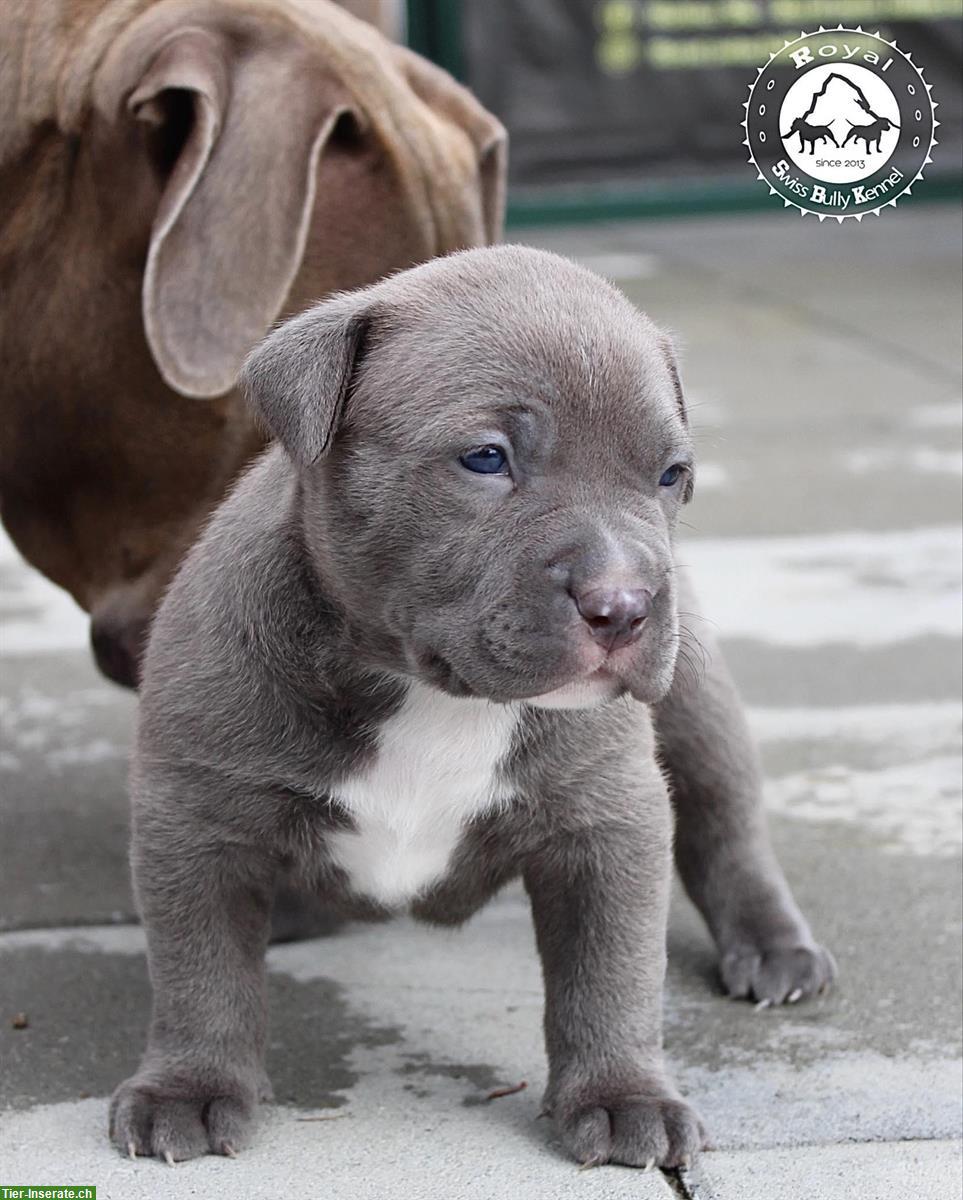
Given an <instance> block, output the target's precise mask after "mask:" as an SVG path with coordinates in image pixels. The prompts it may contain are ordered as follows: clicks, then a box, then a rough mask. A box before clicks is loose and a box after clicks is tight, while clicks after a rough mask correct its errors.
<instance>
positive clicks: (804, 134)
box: [782, 116, 839, 154]
mask: <svg viewBox="0 0 963 1200" xmlns="http://www.w3.org/2000/svg"><path fill="white" fill-rule="evenodd" d="M794 133H798V134H799V149H800V150H801V151H805V149H806V143H807V142H808V143H809V147H810V149H809V153H810V154H815V153H816V143H817V142H824V141H827V140H828V141H830V142H832V144H833V145H834V146H835V147H836V149H837V150H838V149H839V142H837V141H836V139H835V138H834V137H833V131H832V130H831V129H830V128H829V126H828V125H810V124H809V122H808V121H807V120H806V118H805V117H804V116H803V117H797V118H796V119H795V121H793V123H792V125H790V127H789V132H788V133H784V134H783V135H782V140H783V141H784V142H788V141H789V139H790V138H791V137H792V135H793V134H794Z"/></svg>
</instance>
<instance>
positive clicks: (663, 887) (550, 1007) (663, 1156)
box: [525, 770, 705, 1167]
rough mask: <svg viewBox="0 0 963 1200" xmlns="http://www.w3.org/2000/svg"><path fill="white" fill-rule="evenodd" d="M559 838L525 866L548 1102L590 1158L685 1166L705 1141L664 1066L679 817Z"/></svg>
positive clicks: (658, 816)
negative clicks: (540, 983) (541, 997)
mask: <svg viewBox="0 0 963 1200" xmlns="http://www.w3.org/2000/svg"><path fill="white" fill-rule="evenodd" d="M646 786H647V788H648V790H649V792H651V795H652V800H651V802H650V803H648V804H647V805H646V806H645V811H644V812H642V813H641V814H640V815H639V816H638V818H637V819H635V820H633V821H632V823H629V822H628V821H626V822H623V823H619V824H613V825H610V826H608V827H605V828H589V829H583V830H580V831H578V832H573V833H571V834H568V835H565V836H564V837H560V838H556V839H554V840H553V841H552V843H551V844H550V845H548V846H546V847H545V848H544V850H542V851H540V852H539V854H538V855H536V856H535V858H534V860H533V861H532V862H531V863H530V864H529V865H528V867H527V869H526V871H525V883H526V887H527V888H528V891H529V895H530V896H531V901H532V913H533V916H534V920H535V931H536V936H537V939H538V948H539V954H540V955H541V959H542V970H543V973H544V977H545V1042H546V1049H547V1051H548V1061H549V1084H548V1090H547V1092H546V1095H545V1109H546V1111H547V1112H549V1113H550V1114H551V1115H552V1116H553V1118H554V1120H555V1123H556V1127H557V1129H558V1132H559V1134H560V1135H561V1138H562V1141H563V1143H564V1145H565V1147H566V1149H567V1150H568V1151H569V1152H570V1153H571V1154H572V1155H574V1157H575V1158H577V1159H578V1160H579V1161H580V1162H583V1163H586V1164H588V1165H596V1164H598V1163H603V1162H618V1163H625V1164H627V1165H629V1166H636V1167H640V1166H647V1165H650V1164H653V1163H657V1164H659V1165H661V1166H676V1165H679V1164H680V1163H683V1162H685V1161H686V1160H687V1159H688V1158H689V1157H690V1156H691V1155H692V1154H694V1153H695V1152H696V1151H697V1150H699V1149H700V1148H701V1147H702V1146H703V1145H704V1142H705V1135H704V1132H703V1130H702V1126H701V1124H700V1122H699V1119H698V1117H697V1116H696V1114H695V1113H694V1112H693V1111H692V1109H691V1108H689V1106H688V1105H687V1104H686V1103H685V1102H684V1101H683V1100H682V1099H681V1097H680V1096H679V1093H678V1092H677V1091H676V1090H675V1088H674V1087H673V1085H672V1083H671V1081H670V1080H669V1079H668V1077H667V1076H666V1074H665V1069H664V1066H663V1062H662V983H663V977H664V975H665V923H666V913H667V908H668V891H669V879H670V874H671V851H670V840H671V839H670V826H671V814H670V811H669V803H668V797H667V795H666V791H665V786H664V784H663V782H662V779H661V778H659V777H658V776H657V774H656V772H655V771H654V770H653V773H652V777H651V779H649V780H648V781H647V785H646Z"/></svg>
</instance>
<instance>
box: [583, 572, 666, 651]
mask: <svg viewBox="0 0 963 1200" xmlns="http://www.w3.org/2000/svg"><path fill="white" fill-rule="evenodd" d="M572 598H573V599H574V601H575V606H576V608H577V609H578V611H579V612H580V613H581V615H582V620H583V621H584V622H585V624H586V625H587V626H588V627H589V631H590V632H591V634H592V637H593V638H595V640H596V641H597V642H598V643H599V644H600V645H602V646H604V647H605V648H606V650H617V649H618V648H619V647H620V646H628V645H629V644H630V643H631V642H634V641H635V640H636V639H637V638H638V637H639V636H640V634H641V633H642V625H643V623H644V621H645V618H646V617H647V616H648V615H649V613H650V612H651V611H652V593H651V592H648V591H646V590H645V589H644V588H610V587H597V588H590V589H589V590H588V591H585V592H573V593H572Z"/></svg>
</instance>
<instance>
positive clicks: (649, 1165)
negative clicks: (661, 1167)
mask: <svg viewBox="0 0 963 1200" xmlns="http://www.w3.org/2000/svg"><path fill="white" fill-rule="evenodd" d="M654 1168H655V1159H654V1158H650V1159H649V1161H648V1162H647V1163H646V1164H645V1166H644V1167H643V1168H642V1170H643V1171H651V1170H654Z"/></svg>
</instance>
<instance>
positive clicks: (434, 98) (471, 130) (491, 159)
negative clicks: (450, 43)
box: [396, 46, 508, 246]
mask: <svg viewBox="0 0 963 1200" xmlns="http://www.w3.org/2000/svg"><path fill="white" fill-rule="evenodd" d="M396 52H397V54H398V55H399V56H400V59H401V65H402V69H403V70H404V72H405V77H406V78H407V80H408V82H409V84H410V85H411V87H412V89H413V90H414V91H415V92H416V93H417V94H418V96H420V97H421V99H422V100H423V101H424V102H425V103H426V104H427V105H428V106H429V107H430V108H431V109H432V110H433V111H434V112H436V113H440V114H441V115H442V116H443V117H445V118H446V119H447V120H449V121H451V122H452V124H454V125H456V126H458V127H459V128H461V129H462V130H463V131H464V132H465V133H466V134H467V135H468V137H469V139H470V141H471V144H472V146H473V147H474V151H475V155H476V158H477V162H478V191H479V194H480V196H481V218H482V226H483V230H484V235H485V242H486V244H487V245H489V246H491V245H494V243H495V242H498V241H500V240H501V237H502V233H503V232H504V228H505V193H506V188H507V179H508V132H507V131H506V129H505V126H504V125H502V123H501V122H500V121H499V120H498V119H497V117H494V116H493V115H492V114H491V113H490V112H489V111H488V109H487V108H484V107H483V106H482V105H481V104H480V103H479V102H478V101H477V100H476V99H475V97H474V96H473V95H472V94H471V92H470V91H468V89H467V88H464V87H462V86H461V84H460V83H457V82H456V81H455V80H454V79H453V78H452V76H451V75H449V74H448V72H447V71H443V70H442V69H441V68H440V67H437V66H435V64H434V63H432V62H429V61H428V60H427V59H426V58H422V57H421V55H419V54H415V53H413V52H412V51H411V50H406V49H405V48H404V47H401V46H399V47H396Z"/></svg>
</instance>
